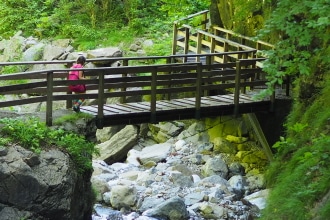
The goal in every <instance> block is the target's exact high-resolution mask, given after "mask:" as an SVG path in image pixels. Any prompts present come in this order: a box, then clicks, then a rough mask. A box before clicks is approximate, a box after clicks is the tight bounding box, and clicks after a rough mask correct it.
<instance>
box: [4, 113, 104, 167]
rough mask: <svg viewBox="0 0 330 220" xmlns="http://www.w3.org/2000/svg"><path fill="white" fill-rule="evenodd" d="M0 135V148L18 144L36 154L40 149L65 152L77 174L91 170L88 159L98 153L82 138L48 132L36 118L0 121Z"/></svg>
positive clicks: (61, 132)
mask: <svg viewBox="0 0 330 220" xmlns="http://www.w3.org/2000/svg"><path fill="white" fill-rule="evenodd" d="M27 125H28V126H27ZM0 134H2V135H1V137H0V146H5V147H6V146H8V147H9V146H11V145H12V144H20V145H21V146H22V147H24V148H26V149H29V150H31V151H33V152H35V153H37V154H40V153H41V151H42V150H47V149H49V148H52V147H58V148H60V149H62V150H64V151H66V152H68V154H69V155H70V156H71V157H72V159H73V161H74V162H75V164H76V165H77V169H78V172H80V173H82V172H84V171H87V170H91V169H92V160H91V157H92V155H93V154H95V153H96V154H97V153H98V152H97V150H96V148H94V143H92V142H89V141H87V140H86V139H85V138H84V137H83V136H82V135H78V134H75V133H71V132H68V131H65V130H63V129H52V128H50V127H47V126H46V124H45V123H44V122H41V121H40V120H39V118H36V117H28V118H3V119H0Z"/></svg>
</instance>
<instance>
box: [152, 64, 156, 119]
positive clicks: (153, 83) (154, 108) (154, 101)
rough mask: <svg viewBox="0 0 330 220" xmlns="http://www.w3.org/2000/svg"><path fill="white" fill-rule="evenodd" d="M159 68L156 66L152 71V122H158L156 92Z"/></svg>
mask: <svg viewBox="0 0 330 220" xmlns="http://www.w3.org/2000/svg"><path fill="white" fill-rule="evenodd" d="M156 90H157V69H156V67H154V68H153V69H152V72H151V97H150V113H151V115H150V122H151V123H155V122H156V98H157V97H156V94H157V91H156Z"/></svg>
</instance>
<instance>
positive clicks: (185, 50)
mask: <svg viewBox="0 0 330 220" xmlns="http://www.w3.org/2000/svg"><path fill="white" fill-rule="evenodd" d="M189 32H190V30H189V28H187V27H185V38H184V48H183V54H188V53H189V36H190V35H189ZM183 62H184V63H186V62H188V58H187V57H186V56H185V57H184V59H183Z"/></svg>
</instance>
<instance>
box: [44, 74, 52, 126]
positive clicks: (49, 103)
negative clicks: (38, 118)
mask: <svg viewBox="0 0 330 220" xmlns="http://www.w3.org/2000/svg"><path fill="white" fill-rule="evenodd" d="M53 86H54V82H53V72H51V71H49V72H47V102H46V125H47V126H52V125H53Z"/></svg>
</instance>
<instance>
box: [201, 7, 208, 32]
mask: <svg viewBox="0 0 330 220" xmlns="http://www.w3.org/2000/svg"><path fill="white" fill-rule="evenodd" d="M207 14H208V12H205V13H204V14H203V19H202V20H203V26H202V29H203V30H204V31H206V21H207Z"/></svg>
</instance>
